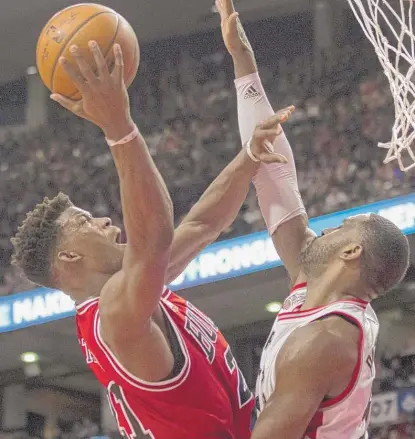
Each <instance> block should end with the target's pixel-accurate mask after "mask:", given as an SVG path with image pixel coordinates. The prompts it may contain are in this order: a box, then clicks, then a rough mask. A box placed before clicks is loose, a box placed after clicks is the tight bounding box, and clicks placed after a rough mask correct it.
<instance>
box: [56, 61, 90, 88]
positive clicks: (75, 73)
mask: <svg viewBox="0 0 415 439" xmlns="http://www.w3.org/2000/svg"><path fill="white" fill-rule="evenodd" d="M59 64H60V65H61V66H62V68H63V70H64V71H65V73H66V74H67V75H68V76H69V77H70V78H71V80H72V82H73V83H74V84H75V85H76V87H77V88H78V90H79V91H80V92H81V93H82V91H83V90H85V88H86V83H85V78H84V77H83V76H82V74H81V72H80V71H79V70H78V69H77V68H76V67H75V66H74V65H72V64H71V63H69V62H68V60H67V59H66V58H64V57H61V58H59Z"/></svg>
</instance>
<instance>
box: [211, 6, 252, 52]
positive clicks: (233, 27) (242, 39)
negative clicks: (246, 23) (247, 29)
mask: <svg viewBox="0 0 415 439" xmlns="http://www.w3.org/2000/svg"><path fill="white" fill-rule="evenodd" d="M216 8H217V10H218V12H219V14H220V18H221V28H222V36H223V41H224V42H225V46H226V48H227V49H228V51H229V53H231V54H232V53H235V52H238V51H240V50H243V49H249V47H250V46H249V42H248V40H247V38H246V36H245V33H244V29H243V27H242V24H241V22H240V20H239V17H238V13H237V12H235V8H234V6H233V2H232V0H216Z"/></svg>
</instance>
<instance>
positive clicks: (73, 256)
mask: <svg viewBox="0 0 415 439" xmlns="http://www.w3.org/2000/svg"><path fill="white" fill-rule="evenodd" d="M82 258H83V256H81V255H79V254H78V253H75V252H70V251H66V250H64V251H61V252H59V253H58V259H59V260H60V261H64V262H76V261H79V260H81V259H82Z"/></svg>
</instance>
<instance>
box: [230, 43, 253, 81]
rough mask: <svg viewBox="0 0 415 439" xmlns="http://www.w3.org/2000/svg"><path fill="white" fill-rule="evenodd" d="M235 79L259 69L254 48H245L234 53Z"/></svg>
mask: <svg viewBox="0 0 415 439" xmlns="http://www.w3.org/2000/svg"><path fill="white" fill-rule="evenodd" d="M232 61H233V68H234V71H235V79H239V78H242V77H244V76H247V75H250V74H251V73H255V72H257V71H258V67H257V64H256V60H255V54H254V51H253V50H252V49H244V50H241V51H239V52H237V53H234V54H232Z"/></svg>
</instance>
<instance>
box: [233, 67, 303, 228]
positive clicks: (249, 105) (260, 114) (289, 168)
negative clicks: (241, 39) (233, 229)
mask: <svg viewBox="0 0 415 439" xmlns="http://www.w3.org/2000/svg"><path fill="white" fill-rule="evenodd" d="M235 86H236V92H237V99H238V122H239V132H240V135H241V140H242V144H243V145H244V144H245V143H246V142H247V141H248V140H249V139H250V137H251V136H252V134H253V132H254V129H255V127H256V126H257V125H258V124H259V123H261V122H262V121H264V120H266V119H268V118H269V117H270V116H272V115H273V114H274V110H273V109H272V107H271V104H270V103H269V101H268V98H267V96H266V94H265V91H264V88H263V86H262V83H261V79H260V77H259V75H258V73H253V74H251V75H248V76H244V77H242V78H239V79H236V80H235ZM274 151H275V152H278V153H279V154H282V155H284V156H285V157H286V158H287V160H288V163H287V164H279V163H273V164H269V165H266V164H264V163H261V166H260V167H259V170H258V172H257V173H256V175H255V177H254V179H253V183H254V185H255V188H256V192H257V195H258V201H259V207H260V208H261V212H262V216H263V217H264V220H265V222H266V224H267V227H268V231H269V233H270V235H272V234H273V233H274V232H275V231H276V230H277V228H278V226H280V225H281V224H282V223H284V222H286V221H288V220H290V219H292V218H294V217H296V216H299V215H304V216H306V211H305V209H304V205H303V202H302V199H301V195H300V192H299V190H298V184H297V173H296V170H295V163H294V157H293V153H292V150H291V146H290V144H289V142H288V140H287V138H286V136H285V134H284V132H283V133H282V134H281V135H280V136H278V137H277V139H276V140H275V143H274Z"/></svg>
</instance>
